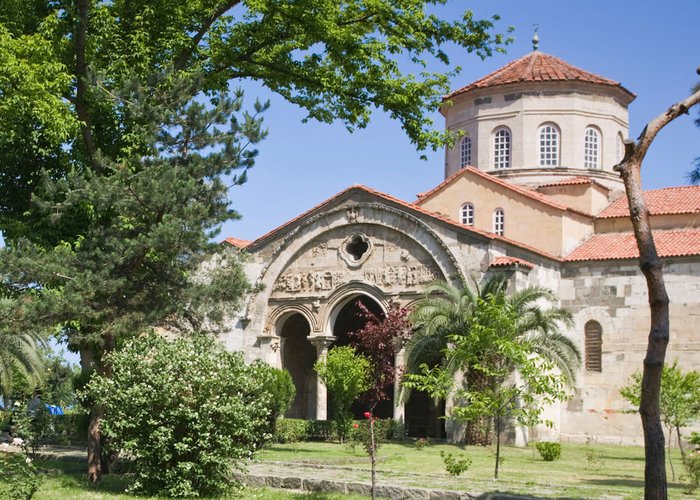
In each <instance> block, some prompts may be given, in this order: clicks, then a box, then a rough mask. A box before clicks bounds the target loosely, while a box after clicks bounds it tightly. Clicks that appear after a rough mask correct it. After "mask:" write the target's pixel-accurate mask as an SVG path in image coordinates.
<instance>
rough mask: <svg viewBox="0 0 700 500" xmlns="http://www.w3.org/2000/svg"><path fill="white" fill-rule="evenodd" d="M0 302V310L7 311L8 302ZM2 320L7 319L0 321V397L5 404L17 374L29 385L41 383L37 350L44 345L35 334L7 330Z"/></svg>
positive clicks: (42, 340)
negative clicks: (0, 303)
mask: <svg viewBox="0 0 700 500" xmlns="http://www.w3.org/2000/svg"><path fill="white" fill-rule="evenodd" d="M0 301H3V303H2V305H1V306H0V309H2V310H3V312H6V311H9V310H10V308H11V303H10V301H9V300H7V299H4V298H3V299H0ZM9 314H11V313H8V315H9ZM4 316H5V315H4ZM3 319H7V318H2V319H0V395H1V396H2V397H3V400H4V401H5V402H7V401H8V398H9V397H10V396H11V395H12V385H13V381H14V378H15V376H16V375H17V374H19V375H21V376H23V377H24V378H25V379H26V380H27V382H29V384H30V385H37V384H38V383H39V382H41V380H42V372H43V366H44V363H43V361H42V358H41V355H40V353H39V348H40V347H41V346H43V345H44V339H43V338H42V337H40V336H39V335H38V334H35V333H31V332H17V331H15V330H14V329H12V328H7V327H6V326H7V322H6V321H3Z"/></svg>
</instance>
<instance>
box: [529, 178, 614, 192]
mask: <svg viewBox="0 0 700 500" xmlns="http://www.w3.org/2000/svg"><path fill="white" fill-rule="evenodd" d="M583 184H595V185H596V186H600V187H602V188H604V189H607V190H608V191H610V188H609V187H607V186H604V185H603V184H601V183H600V182H597V181H595V180H593V179H591V178H590V177H583V176H578V177H568V178H566V179H561V180H559V181H556V182H549V183H547V184H540V185H539V186H538V188H543V187H556V186H576V185H583Z"/></svg>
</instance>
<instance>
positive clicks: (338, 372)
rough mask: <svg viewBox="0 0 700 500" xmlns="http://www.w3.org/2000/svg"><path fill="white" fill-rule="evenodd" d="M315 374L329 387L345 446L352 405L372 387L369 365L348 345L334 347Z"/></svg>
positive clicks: (319, 363)
mask: <svg viewBox="0 0 700 500" xmlns="http://www.w3.org/2000/svg"><path fill="white" fill-rule="evenodd" d="M314 371H315V372H316V373H317V374H318V376H319V378H320V379H321V381H322V382H323V385H325V386H326V388H327V389H328V392H329V393H330V394H331V397H332V398H333V403H334V404H335V414H334V416H333V418H334V420H335V422H336V427H337V429H338V438H339V439H340V442H341V443H342V442H343V441H344V440H345V436H347V433H348V428H349V425H350V422H351V421H352V413H350V406H352V403H353V401H355V399H357V397H358V396H359V395H360V394H362V393H363V392H365V391H366V390H367V389H369V388H370V385H371V379H370V373H371V371H372V368H371V365H370V362H369V360H368V359H367V358H365V357H364V356H361V355H359V354H357V353H356V352H355V348H353V347H349V346H343V347H334V348H333V349H331V350H330V351H328V355H327V356H326V359H320V360H318V361H316V363H315V364H314Z"/></svg>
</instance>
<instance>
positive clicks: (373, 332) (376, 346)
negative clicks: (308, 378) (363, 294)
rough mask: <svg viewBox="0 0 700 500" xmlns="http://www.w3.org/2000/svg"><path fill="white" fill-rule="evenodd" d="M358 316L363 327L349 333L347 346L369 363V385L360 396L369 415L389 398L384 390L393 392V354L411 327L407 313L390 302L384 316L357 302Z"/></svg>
mask: <svg viewBox="0 0 700 500" xmlns="http://www.w3.org/2000/svg"><path fill="white" fill-rule="evenodd" d="M357 307H358V308H359V313H358V315H359V316H360V318H361V319H363V320H364V326H363V327H362V328H360V329H359V330H357V331H354V332H350V333H349V336H350V338H351V343H352V345H353V346H354V347H356V348H357V350H358V352H359V353H360V354H362V355H363V356H365V357H367V358H368V359H369V360H370V363H371V373H370V379H371V386H370V388H369V391H367V393H366V394H365V396H364V399H365V400H366V403H367V406H368V408H369V411H370V413H371V414H374V409H375V408H376V406H377V404H379V403H380V402H382V401H385V400H387V399H389V394H388V393H387V388H389V390H390V391H392V392H393V390H394V387H393V384H394V381H395V380H396V379H397V369H398V368H397V367H396V365H395V357H396V353H397V352H398V351H399V350H400V349H401V347H402V346H403V345H404V344H405V343H406V341H408V339H409V338H410V336H411V332H412V327H411V324H410V322H409V321H408V315H409V311H408V309H406V308H405V307H400V306H399V305H398V304H397V303H395V302H391V303H390V304H389V307H388V309H387V312H386V314H385V315H382V316H379V315H377V314H375V313H373V312H372V311H370V310H369V309H368V308H367V307H366V306H365V305H364V304H363V303H362V302H361V301H358V302H357Z"/></svg>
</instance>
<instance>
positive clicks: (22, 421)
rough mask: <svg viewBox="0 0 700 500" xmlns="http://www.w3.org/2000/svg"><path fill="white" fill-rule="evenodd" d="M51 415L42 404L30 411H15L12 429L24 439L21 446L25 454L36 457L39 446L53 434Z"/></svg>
mask: <svg viewBox="0 0 700 500" xmlns="http://www.w3.org/2000/svg"><path fill="white" fill-rule="evenodd" d="M52 417H53V416H52V415H51V414H50V413H49V411H48V410H47V409H46V407H45V406H44V405H43V404H40V405H39V406H38V407H37V408H36V409H34V410H32V411H31V412H24V411H17V412H15V414H14V415H13V418H12V431H13V434H14V435H15V436H17V437H20V438H22V439H23V440H24V443H23V444H22V448H23V449H24V450H25V452H26V453H27V455H30V456H31V457H32V458H36V451H37V450H38V449H39V446H40V445H41V444H43V443H45V442H46V441H47V440H48V438H49V437H50V436H51V435H52V434H53V432H54V427H53V418H52Z"/></svg>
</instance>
